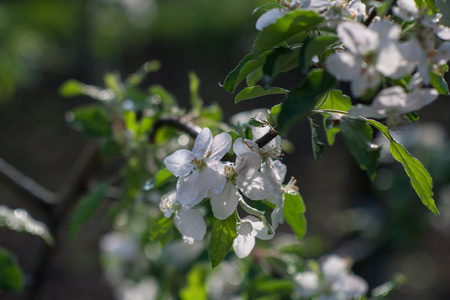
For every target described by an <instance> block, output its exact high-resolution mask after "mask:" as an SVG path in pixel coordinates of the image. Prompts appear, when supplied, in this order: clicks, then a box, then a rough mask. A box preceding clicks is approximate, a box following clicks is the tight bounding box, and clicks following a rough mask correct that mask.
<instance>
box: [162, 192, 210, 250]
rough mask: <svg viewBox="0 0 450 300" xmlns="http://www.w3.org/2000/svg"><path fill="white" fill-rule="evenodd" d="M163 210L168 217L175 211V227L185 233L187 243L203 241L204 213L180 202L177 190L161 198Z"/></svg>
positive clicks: (204, 229) (204, 231)
mask: <svg viewBox="0 0 450 300" xmlns="http://www.w3.org/2000/svg"><path fill="white" fill-rule="evenodd" d="M159 208H160V210H161V212H163V213H164V216H165V217H166V218H170V216H171V215H172V214H173V213H174V212H175V216H174V218H173V222H174V224H175V227H176V228H177V229H178V231H180V233H181V234H182V235H183V239H184V241H185V242H186V243H188V244H192V243H193V242H194V241H201V240H203V237H204V236H205V233H206V223H205V220H204V219H203V216H202V213H201V212H200V211H199V210H196V209H190V208H189V207H187V206H184V205H182V204H181V203H180V201H179V199H178V197H177V193H176V191H172V192H170V193H168V194H166V195H164V196H163V197H162V198H161V202H160V203H159Z"/></svg>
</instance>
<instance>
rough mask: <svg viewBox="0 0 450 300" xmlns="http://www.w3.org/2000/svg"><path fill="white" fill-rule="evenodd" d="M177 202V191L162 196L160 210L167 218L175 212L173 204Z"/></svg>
mask: <svg viewBox="0 0 450 300" xmlns="http://www.w3.org/2000/svg"><path fill="white" fill-rule="evenodd" d="M175 202H178V196H177V191H172V192H170V193H167V194H165V195H164V196H162V197H161V201H160V202H159V210H161V212H163V214H164V216H165V217H166V218H169V217H170V216H171V215H172V214H173V212H174V208H173V204H174V203H175Z"/></svg>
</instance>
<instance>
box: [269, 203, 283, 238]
mask: <svg viewBox="0 0 450 300" xmlns="http://www.w3.org/2000/svg"><path fill="white" fill-rule="evenodd" d="M270 219H271V220H272V228H273V230H274V231H275V230H277V228H278V225H280V224H283V222H284V214H283V200H282V201H280V202H278V204H277V206H275V208H274V209H273V211H272V213H271V214H270Z"/></svg>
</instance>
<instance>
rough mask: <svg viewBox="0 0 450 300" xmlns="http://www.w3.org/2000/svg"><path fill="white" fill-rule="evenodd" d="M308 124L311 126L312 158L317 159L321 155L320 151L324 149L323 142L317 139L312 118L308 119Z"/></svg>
mask: <svg viewBox="0 0 450 300" xmlns="http://www.w3.org/2000/svg"><path fill="white" fill-rule="evenodd" d="M309 125H310V127H311V142H312V148H313V153H314V158H315V159H319V158H320V157H321V156H322V152H323V150H324V149H325V144H324V143H322V142H321V141H319V137H318V136H317V130H316V126H317V125H316V124H314V122H313V120H312V119H309Z"/></svg>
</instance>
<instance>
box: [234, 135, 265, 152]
mask: <svg viewBox="0 0 450 300" xmlns="http://www.w3.org/2000/svg"><path fill="white" fill-rule="evenodd" d="M233 152H234V154H236V155H243V154H244V153H249V152H254V153H257V154H259V147H258V145H257V144H256V143H255V142H253V141H250V140H247V139H245V140H243V139H242V138H237V139H236V140H235V141H234V144H233Z"/></svg>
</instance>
